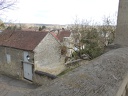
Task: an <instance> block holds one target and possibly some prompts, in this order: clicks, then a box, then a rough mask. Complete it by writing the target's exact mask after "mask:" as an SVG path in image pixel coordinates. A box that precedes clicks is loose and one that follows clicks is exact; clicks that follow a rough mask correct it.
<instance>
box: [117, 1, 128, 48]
mask: <svg viewBox="0 0 128 96" xmlns="http://www.w3.org/2000/svg"><path fill="white" fill-rule="evenodd" d="M127 41H128V0H120V1H119V9H118V20H117V29H116V36H115V43H116V44H119V45H121V46H128V42H127Z"/></svg>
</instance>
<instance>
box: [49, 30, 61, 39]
mask: <svg viewBox="0 0 128 96" xmlns="http://www.w3.org/2000/svg"><path fill="white" fill-rule="evenodd" d="M50 33H51V34H52V36H53V37H54V38H55V39H56V40H59V39H58V37H57V36H56V34H54V32H50Z"/></svg>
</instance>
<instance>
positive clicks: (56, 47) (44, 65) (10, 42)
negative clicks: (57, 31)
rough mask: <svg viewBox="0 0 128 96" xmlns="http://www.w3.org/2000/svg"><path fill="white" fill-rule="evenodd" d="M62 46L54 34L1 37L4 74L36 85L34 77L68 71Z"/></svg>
mask: <svg viewBox="0 0 128 96" xmlns="http://www.w3.org/2000/svg"><path fill="white" fill-rule="evenodd" d="M64 68H65V66H64V57H63V56H62V55H61V49H60V43H59V42H58V40H57V38H55V37H54V36H53V35H52V34H51V33H48V32H34V31H5V32H2V33H1V34H0V71H1V72H2V73H4V74H7V75H11V76H14V77H17V78H25V79H28V80H30V81H34V76H35V75H34V74H35V73H38V72H44V73H47V74H51V75H55V76H56V75H58V74H59V73H61V72H62V71H63V70H64Z"/></svg>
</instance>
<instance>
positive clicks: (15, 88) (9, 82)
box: [0, 74, 39, 96]
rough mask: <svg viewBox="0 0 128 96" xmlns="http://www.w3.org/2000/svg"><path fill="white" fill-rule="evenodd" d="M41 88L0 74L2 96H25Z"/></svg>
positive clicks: (0, 94)
mask: <svg viewBox="0 0 128 96" xmlns="http://www.w3.org/2000/svg"><path fill="white" fill-rule="evenodd" d="M37 87H39V86H37V85H33V84H30V83H28V82H24V81H21V80H17V79H14V78H11V77H7V76H4V75H1V74H0V96H24V95H25V94H27V93H29V92H30V91H32V90H33V89H35V88H37Z"/></svg>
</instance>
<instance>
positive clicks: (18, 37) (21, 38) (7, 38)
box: [0, 31, 47, 51]
mask: <svg viewBox="0 0 128 96" xmlns="http://www.w3.org/2000/svg"><path fill="white" fill-rule="evenodd" d="M46 35H47V32H34V31H5V32H2V33H1V34H0V46H7V47H13V48H17V49H22V50H31V51H32V50H34V49H35V47H36V46H37V45H38V44H39V43H40V41H41V40H42V39H43V38H44V37H45V36H46Z"/></svg>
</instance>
